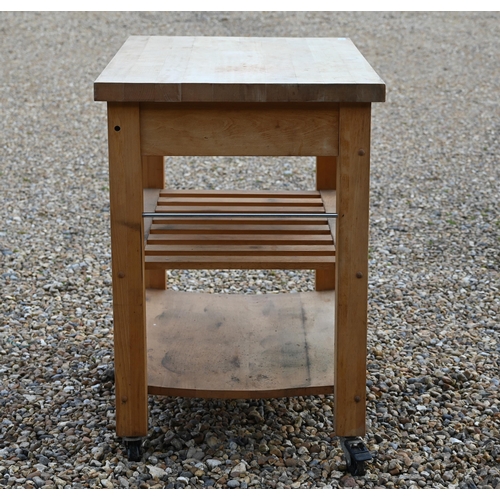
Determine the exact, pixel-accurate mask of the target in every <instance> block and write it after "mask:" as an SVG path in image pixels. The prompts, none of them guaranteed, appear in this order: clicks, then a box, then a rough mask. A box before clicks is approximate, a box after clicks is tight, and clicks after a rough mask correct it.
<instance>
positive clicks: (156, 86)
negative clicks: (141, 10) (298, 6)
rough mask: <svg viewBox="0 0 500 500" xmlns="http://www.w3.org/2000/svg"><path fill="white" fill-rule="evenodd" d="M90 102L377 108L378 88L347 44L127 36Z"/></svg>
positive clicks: (382, 90) (379, 83) (311, 40)
mask: <svg viewBox="0 0 500 500" xmlns="http://www.w3.org/2000/svg"><path fill="white" fill-rule="evenodd" d="M94 99H95V100H96V101H114V102H172V103H174V102H298V103H306V102H383V101H385V83H384V82H383V81H382V79H381V78H380V77H379V76H378V75H377V73H375V71H374V70H373V68H372V67H371V66H370V65H369V64H368V62H367V61H366V59H365V58H364V57H363V56H362V55H361V53H360V52H359V51H358V49H357V48H356V47H355V45H354V44H353V43H352V42H351V40H349V39H348V38H254V37H252V38H247V37H203V36H195V37H193V36H180V37H177V36H131V37H130V38H128V40H127V41H126V42H125V44H124V45H123V46H122V47H121V49H120V50H119V51H118V53H117V54H116V55H115V57H114V58H113V59H112V60H111V62H110V63H109V64H108V66H107V67H106V68H105V69H104V71H103V72H102V73H101V75H100V76H99V77H98V78H97V80H96V81H95V82H94Z"/></svg>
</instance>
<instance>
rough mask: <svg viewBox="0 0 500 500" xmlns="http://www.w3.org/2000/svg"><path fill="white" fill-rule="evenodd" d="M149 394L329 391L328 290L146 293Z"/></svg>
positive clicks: (330, 315) (225, 395) (252, 395)
mask: <svg viewBox="0 0 500 500" xmlns="http://www.w3.org/2000/svg"><path fill="white" fill-rule="evenodd" d="M147 300H148V302H147V309H148V385H149V392H150V393H152V394H164V395H170V396H191V397H216V398H263V397H283V396H292V395H308V394H331V393H332V392H333V366H332V360H333V359H334V353H333V329H334V326H333V325H334V315H333V300H334V297H333V292H322V293H316V292H307V293H296V294H267V295H254V296H249V295H244V296H243V295H228V294H221V295H217V294H204V293H186V292H173V291H156V290H148V291H147Z"/></svg>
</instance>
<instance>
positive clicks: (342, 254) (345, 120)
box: [334, 104, 370, 436]
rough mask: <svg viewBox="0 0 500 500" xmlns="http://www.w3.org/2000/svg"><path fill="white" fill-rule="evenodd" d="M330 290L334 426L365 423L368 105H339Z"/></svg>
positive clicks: (359, 431) (344, 429)
mask: <svg viewBox="0 0 500 500" xmlns="http://www.w3.org/2000/svg"><path fill="white" fill-rule="evenodd" d="M339 142H340V152H339V153H340V154H339V158H338V164H337V212H338V214H339V217H338V219H337V224H336V225H337V237H336V241H335V243H336V248H337V259H336V293H335V299H336V300H335V317H336V331H335V419H334V420H335V432H336V434H337V435H338V436H362V435H364V434H365V428H366V423H365V420H366V394H365V391H366V335H367V301H368V213H369V212H368V210H369V206H368V204H369V176H370V105H369V104H365V105H355V104H352V105H345V106H341V107H340V141H339Z"/></svg>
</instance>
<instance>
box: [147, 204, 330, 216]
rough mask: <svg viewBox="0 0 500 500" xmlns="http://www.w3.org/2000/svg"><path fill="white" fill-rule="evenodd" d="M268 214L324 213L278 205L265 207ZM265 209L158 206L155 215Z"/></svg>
mask: <svg viewBox="0 0 500 500" xmlns="http://www.w3.org/2000/svg"><path fill="white" fill-rule="evenodd" d="M267 207H268V208H269V211H270V212H275V213H277V214H284V213H292V214H293V213H307V212H311V213H315V212H324V210H323V207H322V205H319V206H312V207H311V206H306V207H301V206H286V207H284V206H281V205H279V204H276V205H267ZM265 208H266V207H262V206H247V205H231V207H230V208H229V207H228V206H226V205H210V206H206V208H204V209H203V210H200V207H199V206H192V205H187V206H186V205H158V206H157V207H156V212H157V213H162V212H176V213H189V212H195V213H196V212H198V213H199V212H207V213H217V212H234V213H241V212H251V213H256V214H258V213H259V212H266V210H265Z"/></svg>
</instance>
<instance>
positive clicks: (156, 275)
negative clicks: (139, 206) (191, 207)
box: [142, 156, 167, 290]
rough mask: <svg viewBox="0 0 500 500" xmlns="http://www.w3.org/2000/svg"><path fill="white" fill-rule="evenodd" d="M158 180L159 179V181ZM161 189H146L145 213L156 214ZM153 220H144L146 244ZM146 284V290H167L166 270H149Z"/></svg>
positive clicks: (145, 275) (145, 280)
mask: <svg viewBox="0 0 500 500" xmlns="http://www.w3.org/2000/svg"><path fill="white" fill-rule="evenodd" d="M144 158H145V157H144V156H143V157H142V159H143V173H144ZM157 180H158V179H157ZM159 193H160V189H152V188H148V189H144V211H145V212H154V210H155V208H156V203H157V200H158V197H159ZM152 222H153V221H152V219H151V218H150V217H147V218H145V219H144V223H143V224H144V244H145V245H146V242H147V240H148V239H149V238H150V231H151V226H152ZM144 282H145V287H146V288H157V289H160V290H165V289H166V288H167V274H166V272H165V270H164V269H149V270H147V269H146V270H145V273H144Z"/></svg>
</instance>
